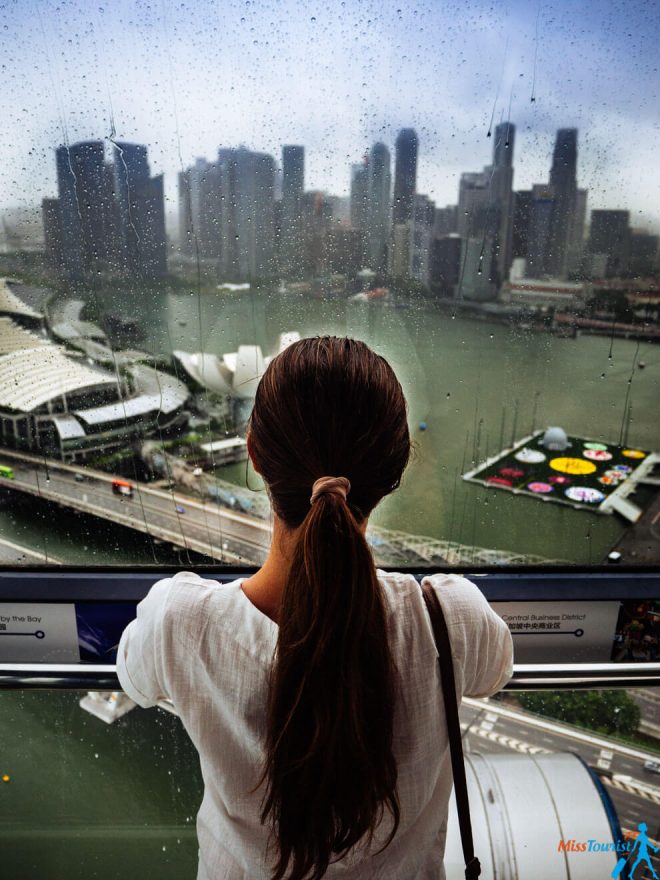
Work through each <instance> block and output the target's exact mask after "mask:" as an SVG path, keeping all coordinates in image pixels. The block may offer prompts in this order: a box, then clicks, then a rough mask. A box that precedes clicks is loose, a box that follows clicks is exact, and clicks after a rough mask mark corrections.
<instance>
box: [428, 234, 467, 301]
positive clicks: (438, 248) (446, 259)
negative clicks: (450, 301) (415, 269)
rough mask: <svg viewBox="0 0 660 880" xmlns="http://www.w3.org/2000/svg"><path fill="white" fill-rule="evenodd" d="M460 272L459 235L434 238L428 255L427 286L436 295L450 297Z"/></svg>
mask: <svg viewBox="0 0 660 880" xmlns="http://www.w3.org/2000/svg"><path fill="white" fill-rule="evenodd" d="M460 272H461V237H460V235H456V234H455V233H451V234H449V235H444V236H442V237H440V238H434V239H432V241H431V253H430V256H429V281H428V283H429V287H430V288H431V292H432V293H433V294H434V295H435V296H438V297H445V298H446V297H450V296H453V294H454V289H455V287H456V285H457V284H458V281H459V277H460Z"/></svg>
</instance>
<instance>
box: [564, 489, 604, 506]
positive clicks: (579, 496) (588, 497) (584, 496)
mask: <svg viewBox="0 0 660 880" xmlns="http://www.w3.org/2000/svg"><path fill="white" fill-rule="evenodd" d="M564 495H566V497H567V498H570V499H571V501H583V502H586V503H587V504H598V503H599V502H600V501H603V500H604V499H605V495H604V494H603V493H602V492H599V491H598V489H592V488H591V486H571V487H570V489H566V491H565V492H564Z"/></svg>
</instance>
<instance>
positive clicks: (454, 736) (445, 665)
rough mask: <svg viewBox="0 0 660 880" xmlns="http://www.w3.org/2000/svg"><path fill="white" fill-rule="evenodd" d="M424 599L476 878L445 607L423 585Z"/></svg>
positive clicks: (470, 874)
mask: <svg viewBox="0 0 660 880" xmlns="http://www.w3.org/2000/svg"><path fill="white" fill-rule="evenodd" d="M422 593H423V594H424V601H425V603H426V607H427V608H428V611H429V616H430V618H431V626H432V627H433V636H434V638H435V644H436V647H437V649H438V662H439V663H440V677H441V681H442V693H443V696H444V700H445V714H446V716H447V729H448V732H449V749H450V752H451V768H452V773H453V776H454V789H455V792H456V807H457V809H458V824H459V826H460V829H461V844H462V846H463V856H464V858H465V877H466V880H476V878H477V877H479V875H480V874H481V865H480V864H479V859H478V858H477V857H476V856H475V854H474V843H473V841H472V824H471V822H470V804H469V801H468V793H467V783H466V781H465V764H464V761H463V742H462V739H461V726H460V723H459V720H458V704H457V700H456V683H455V680H454V663H453V660H452V656H451V643H450V641H449V632H448V631H447V624H446V622H445V616H444V614H443V613H442V606H441V605H440V602H439V601H438V597H437V596H436V595H435V593H434V592H433V589H432V588H431V587H430V586H428V584H426V585H422Z"/></svg>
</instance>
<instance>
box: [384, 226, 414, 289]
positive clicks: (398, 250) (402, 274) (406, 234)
mask: <svg viewBox="0 0 660 880" xmlns="http://www.w3.org/2000/svg"><path fill="white" fill-rule="evenodd" d="M387 256H388V265H387V271H388V273H389V274H390V275H391V276H392V277H393V278H408V277H409V276H410V223H395V224H394V226H393V227H392V238H391V242H390V247H389V251H388V255H387Z"/></svg>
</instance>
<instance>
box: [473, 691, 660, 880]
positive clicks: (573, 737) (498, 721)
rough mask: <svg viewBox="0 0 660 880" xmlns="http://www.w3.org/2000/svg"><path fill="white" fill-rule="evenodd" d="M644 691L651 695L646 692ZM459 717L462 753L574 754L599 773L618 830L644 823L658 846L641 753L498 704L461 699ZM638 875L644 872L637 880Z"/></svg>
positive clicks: (657, 788) (658, 809) (656, 815)
mask: <svg viewBox="0 0 660 880" xmlns="http://www.w3.org/2000/svg"><path fill="white" fill-rule="evenodd" d="M645 690H647V691H649V693H650V694H651V696H655V694H654V693H653V691H651V690H650V689H645ZM460 718H461V727H462V728H463V730H464V731H465V735H464V750H465V751H466V752H468V751H471V752H481V753H482V754H489V753H500V752H502V751H515V752H518V753H520V754H538V753H539V752H566V751H571V752H574V753H576V754H578V755H579V756H580V757H581V758H582V759H583V760H584V761H585V762H586V763H587V764H588V765H589V766H591V767H594V769H596V770H597V771H599V772H600V773H601V774H602V775H601V781H602V782H603V783H604V784H605V786H606V787H607V792H608V794H609V795H610V797H611V799H612V802H613V804H614V806H615V808H616V811H617V813H618V816H619V821H620V823H621V827H622V830H623V832H624V833H625V832H626V831H636V830H637V826H638V824H639V823H640V822H646V824H647V825H648V833H649V836H650V837H651V838H652V840H653V842H654V844H655V845H656V846H660V843H658V842H657V841H659V840H660V785H659V783H660V775H655V774H652V773H649V772H648V771H647V770H645V769H644V760H645V756H644V755H642V756H639V757H636V756H634V754H628V752H633V753H634V752H637V751H639V750H638V749H635V748H634V747H632V746H631V747H629V748H628V747H627V746H625V745H623V744H618V743H613V742H612V741H611V740H605V739H603V738H601V737H597V736H594V737H593V739H592V742H590V743H589V742H585V741H584V736H585V733H587V734H588V731H583V730H580V729H577V728H572V727H571V726H570V725H565V724H561V723H559V722H556V721H552V720H551V719H548V718H541V716H536V715H532V714H531V713H528V712H523V711H521V710H517V709H516V710H514V709H513V707H512V706H511V705H510V704H509V703H501V702H499V701H497V700H472V699H464V700H463V704H462V706H461V711H460ZM649 757H651V756H649ZM610 774H611V777H612V778H609V776H610ZM652 856H653V858H652V861H653V865H654V869H655V871H656V873H658V874H659V875H660V853H652ZM641 877H643V874H642V875H640V880H641ZM636 880H637V878H636Z"/></svg>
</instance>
